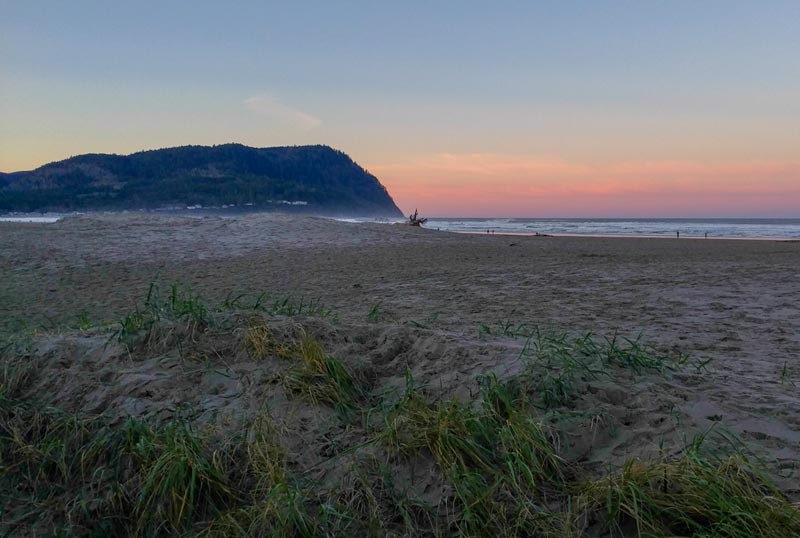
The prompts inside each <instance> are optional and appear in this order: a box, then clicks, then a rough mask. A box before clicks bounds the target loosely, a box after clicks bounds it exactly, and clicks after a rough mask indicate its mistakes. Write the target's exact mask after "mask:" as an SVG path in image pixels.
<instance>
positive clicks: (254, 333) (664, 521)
mask: <svg viewBox="0 0 800 538" xmlns="http://www.w3.org/2000/svg"><path fill="white" fill-rule="evenodd" d="M265 304H267V303H265ZM242 305H245V306H247V305H249V302H248V301H247V300H246V299H245V298H242V297H239V296H236V297H229V299H228V300H227V306H225V308H229V309H233V311H234V312H235V314H236V315H234V316H231V319H234V320H236V322H237V323H240V324H241V327H238V328H234V329H229V328H228V329H226V330H232V331H236V330H238V331H239V333H237V335H236V338H238V339H237V340H235V341H236V345H241V346H242V347H243V348H244V349H245V350H246V351H247V353H248V355H249V357H250V358H251V359H252V361H254V363H255V364H259V363H261V362H262V361H267V360H270V359H276V360H274V361H273V366H275V365H277V366H275V367H278V368H283V370H279V371H282V372H283V374H282V375H281V376H280V377H279V381H280V383H279V384H275V385H273V387H274V390H279V391H285V393H286V394H288V395H291V396H295V397H297V400H298V402H299V403H298V404H296V405H299V406H305V405H313V406H325V407H330V408H333V409H334V410H336V411H337V413H336V414H331V413H327V412H325V411H324V410H321V411H323V412H322V413H320V414H321V415H324V416H325V417H326V418H325V420H326V421H328V422H326V424H325V433H324V434H321V435H324V436H331V437H332V438H333V441H335V442H332V443H327V441H328V440H329V439H327V438H326V439H325V441H326V445H325V446H326V447H334V448H333V449H331V451H332V452H333V454H332V455H331V454H330V453H327V452H326V453H324V454H322V453H321V452H320V445H321V444H322V441H321V440H320V439H312V440H310V441H309V440H308V439H303V440H302V441H301V442H302V443H308V445H309V446H307V447H306V445H302V448H301V449H302V450H308V451H309V453H312V454H313V456H312V457H311V458H309V459H311V461H312V462H315V463H313V464H312V466H311V467H309V466H307V461H306V462H305V463H304V464H303V465H302V466H301V465H300V464H298V461H297V459H298V458H296V454H293V452H292V450H290V449H289V448H287V447H290V446H291V447H295V448H294V450H296V449H297V448H296V447H298V439H297V438H294V437H293V436H295V435H298V428H299V427H300V425H299V424H298V423H297V422H295V421H294V419H293V417H291V416H288V415H287V416H280V417H274V416H273V415H272V414H271V413H270V412H269V409H268V408H267V407H266V405H265V407H264V408H262V409H261V411H259V412H257V413H256V414H255V415H252V414H251V415H248V416H247V417H246V418H243V420H242V422H241V423H236V424H235V425H233V426H231V425H230V424H228V425H227V426H226V428H227V429H223V428H221V427H220V429H217V427H216V426H214V425H212V426H209V424H204V426H203V427H202V428H201V427H199V425H198V424H195V423H194V422H193V421H192V420H189V419H183V418H180V417H179V416H174V417H173V418H172V419H171V420H165V421H162V422H155V421H154V420H153V421H150V420H144V419H137V418H128V419H127V420H123V421H121V422H120V421H118V422H113V423H112V422H109V421H108V420H107V418H106V417H84V416H81V415H76V414H70V413H65V412H63V411H60V410H58V409H54V408H51V407H49V406H47V405H46V404H45V403H43V402H42V401H40V400H39V399H38V398H39V397H41V395H37V394H35V391H34V390H33V389H32V387H35V379H36V376H37V375H38V374H37V364H36V362H34V361H33V360H32V359H31V358H30V356H29V355H28V354H27V353H24V352H22V351H21V350H16V348H8V349H6V350H5V352H4V353H3V357H2V364H1V365H0V515H1V516H2V517H0V535H10V536H15V535H56V536H90V535H95V536H146V537H151V536H152V537H157V536H209V537H211V536H213V537H217V536H219V537H227V536H241V537H245V536H248V537H249V536H264V537H271V536H276V537H277V536H301V537H306V536H307V537H312V536H476V537H477V536H492V537H498V538H499V537H512V536H543V537H553V538H555V537H576V538H577V537H583V536H587V537H588V536H624V537H633V536H653V537H655V536H686V537H688V536H695V537H719V538H740V537H748V538H751V537H772V536H777V537H784V536H785V537H790V536H800V510H798V507H797V506H796V505H793V504H791V503H790V502H789V501H788V500H787V499H786V497H785V496H784V495H783V494H782V493H781V492H780V491H779V490H778V489H777V488H776V487H775V486H774V485H772V484H771V482H770V480H769V478H768V475H767V473H766V472H765V471H763V469H762V468H761V466H760V464H759V463H758V462H756V461H755V460H753V459H752V458H750V457H748V454H747V453H746V452H745V451H744V450H741V449H740V448H737V447H734V449H733V450H729V451H728V452H723V451H721V450H712V449H709V448H707V447H706V445H705V444H704V443H703V442H702V439H700V440H698V441H697V442H693V443H690V444H689V446H688V447H687V448H686V449H685V450H684V451H683V452H682V453H680V454H677V455H673V456H670V457H663V458H662V459H659V460H655V461H643V460H639V459H631V460H629V461H628V462H627V463H626V464H625V465H624V466H623V467H621V468H618V469H609V470H608V472H607V473H606V474H605V475H601V474H592V475H589V476H587V472H586V471H585V470H584V469H582V468H581V462H580V461H568V460H567V459H566V458H565V456H564V454H563V452H562V450H561V440H560V435H561V433H560V432H559V431H558V430H556V429H555V427H554V426H552V424H551V423H552V420H551V418H552V417H553V416H555V415H558V414H561V415H564V416H567V415H569V413H570V412H571V411H570V409H569V407H568V405H569V404H570V403H571V402H573V401H574V400H575V399H577V398H580V397H581V395H582V390H583V386H584V385H585V384H586V383H588V382H592V381H596V380H602V379H606V378H608V377H610V376H612V375H615V376H621V375H624V376H626V379H627V378H628V377H629V378H630V379H631V380H635V379H636V378H637V377H638V376H644V375H657V376H668V375H670V373H671V372H673V371H677V370H678V369H680V368H682V367H684V366H685V365H686V364H687V359H686V358H685V357H683V356H672V355H668V354H664V353H660V352H658V351H657V350H655V349H653V348H652V347H650V346H647V345H646V344H645V343H643V342H642V341H641V339H624V338H621V337H615V336H612V337H609V338H602V337H597V336H595V335H593V334H591V333H585V334H578V335H575V334H568V333H541V332H534V333H531V334H529V335H528V336H527V337H526V344H525V346H524V349H523V352H522V354H521V357H520V358H521V360H522V368H521V369H520V371H519V372H518V373H517V374H516V375H515V376H512V377H506V378H502V379H501V378H498V377H497V376H496V375H494V374H486V375H483V376H480V377H478V378H477V379H476V383H475V385H474V386H473V387H471V388H472V389H474V391H473V392H471V394H473V396H471V397H469V398H468V397H466V396H463V397H462V398H461V399H456V398H444V397H442V396H441V393H439V397H438V398H437V397H436V391H435V390H433V391H432V390H430V388H429V387H425V386H419V385H417V384H416V383H415V381H414V379H413V377H412V375H411V373H410V372H407V373H406V383H405V387H403V388H401V389H399V394H397V393H394V394H393V393H390V392H386V393H381V394H375V393H373V392H372V391H371V390H370V389H371V388H372V387H371V386H370V384H369V383H367V382H366V381H365V380H364V379H362V377H361V376H360V375H359V374H358V372H357V371H354V370H353V368H351V366H349V365H352V364H353V363H352V362H344V361H341V360H339V359H337V358H335V357H332V356H331V355H330V354H329V353H328V352H327V351H326V350H325V349H324V347H323V345H322V343H321V342H320V341H319V340H317V339H315V338H313V337H312V336H311V335H309V334H307V333H306V332H305V331H304V330H303V329H302V328H299V327H300V326H299V325H290V327H291V330H288V332H289V333H290V334H288V335H287V334H283V335H282V334H281V333H280V331H279V330H278V329H275V326H274V325H272V324H271V323H272V322H271V321H270V319H269V318H268V316H267V315H266V312H262V311H258V309H252V308H245V309H244V310H241V309H242ZM287 305H288V303H287ZM287 305H284V306H280V308H284V307H285V308H287V309H288V310H287V311H296V312H299V311H301V310H304V311H305V312H309V311H310V310H309V307H308V306H303V307H302V308H300V307H299V306H298V305H295V306H291V307H290V306H287ZM250 306H252V305H250ZM264 308H267V309H270V311H271V309H272V308H273V305H272V304H268V305H267V306H265V307H264ZM314 308H317V307H316V306H314V307H312V308H311V310H312V311H313V310H314ZM254 310H255V311H254ZM242 312H243V313H244V314H243V315H240V314H241V313H242ZM214 313H215V310H214V309H212V308H208V307H207V306H205V303H203V301H201V300H200V299H199V298H198V297H197V296H195V295H193V294H191V293H190V292H185V291H182V290H181V289H180V288H178V287H172V288H171V289H170V292H169V294H167V295H166V296H160V295H159V294H158V290H157V289H156V288H151V290H150V293H149V294H148V297H147V300H146V301H145V306H144V307H143V308H141V309H140V310H137V311H136V313H135V314H132V316H133V317H129V318H126V321H125V322H124V323H123V324H122V326H121V328H120V329H119V330H118V331H117V334H116V336H117V338H120V339H121V340H122V341H123V342H126V341H127V342H130V343H131V345H134V346H136V345H142V344H143V343H147V342H157V341H159V339H162V338H164V333H163V332H159V331H163V330H164V327H163V326H161V325H162V324H165V326H166V327H169V326H171V324H172V326H174V324H180V325H181V326H182V327H186V326H188V327H189V328H188V331H189V332H190V333H191V332H192V331H197V332H198V333H202V332H203V331H206V330H207V329H208V328H209V327H212V326H213V324H214V315H215V314H214ZM303 315H305V314H303ZM126 323H127V324H126ZM503 327H504V328H503ZM501 329H502V330H503V331H508V332H509V334H511V333H515V332H516V331H518V330H519V327H518V326H511V325H508V324H504V325H503V326H501ZM212 332H213V331H212ZM214 334H216V333H213V334H212V336H213V335H214ZM237 349H241V348H237ZM401 387H402V383H401ZM293 405H294V404H293ZM315 411H320V409H316V408H315ZM601 412H602V411H601V410H592V413H595V414H596V415H597V416H600V415H601ZM353 417H360V418H362V419H363V420H360V421H359V420H352V419H353ZM592 424H593V426H592V427H603V426H602V421H601V420H599V419H598V421H596V422H595V421H594V419H593V420H592ZM337 435H338V437H336V436H337ZM314 458H317V459H314ZM416 472H421V473H424V474H425V476H426V477H427V478H428V479H429V480H430V483H429V486H430V487H432V488H433V489H434V490H435V489H436V488H437V487H438V488H440V490H439V491H440V493H438V494H437V495H434V496H433V497H432V498H433V499H434V502H430V498H429V500H428V501H426V500H423V496H422V493H424V491H422V490H421V489H419V488H418V487H417V484H416V482H415V473H416Z"/></svg>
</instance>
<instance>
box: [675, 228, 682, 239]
mask: <svg viewBox="0 0 800 538" xmlns="http://www.w3.org/2000/svg"><path fill="white" fill-rule="evenodd" d="M675 237H677V238H678V239H680V238H681V232H680V230H678V231H677V232H675Z"/></svg>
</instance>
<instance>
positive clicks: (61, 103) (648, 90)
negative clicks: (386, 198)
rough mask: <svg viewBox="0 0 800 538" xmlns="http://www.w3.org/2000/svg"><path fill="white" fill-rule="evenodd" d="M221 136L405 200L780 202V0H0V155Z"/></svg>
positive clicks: (635, 206)
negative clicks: (339, 159) (303, 160)
mask: <svg viewBox="0 0 800 538" xmlns="http://www.w3.org/2000/svg"><path fill="white" fill-rule="evenodd" d="M227 142H240V143H243V144H247V145H251V146H258V147H265V146H276V145H300V144H327V145H330V146H333V147H335V148H337V149H341V150H342V151H345V152H346V153H348V154H349V155H350V156H351V157H352V158H353V159H355V160H356V161H357V162H358V163H359V164H361V165H362V166H364V167H365V168H367V169H368V170H369V171H370V172H372V173H373V174H375V175H376V176H377V177H378V178H379V179H380V180H381V182H382V183H383V184H384V185H386V186H387V188H388V189H389V192H390V193H391V194H392V196H393V197H394V199H395V201H396V202H397V203H398V205H399V206H400V208H401V209H403V211H404V212H406V213H409V212H412V211H413V210H414V209H415V208H418V209H419V211H420V213H421V214H424V215H430V216H476V217H479V216H517V217H626V216H630V217H697V216H705V217H800V2H797V1H786V2H780V1H768V0H765V1H763V2H756V1H747V2H740V1H735V0H726V1H716V0H706V1H702V2H698V1H687V2H683V1H679V0H672V1H669V2H666V1H659V2H657V1H647V0H637V1H627V2H623V1H618V2H610V1H607V2H603V1H599V0H598V1H594V2H578V1H570V0H562V1H553V2H534V1H519V2H503V1H497V2H485V1H484V2H472V1H469V0H462V1H453V2H445V1H436V0H428V1H425V2H417V1H413V0H407V1H403V2H375V1H363V2H359V1H340V2H330V1H319V2H316V1H297V2H286V1H282V2H270V1H258V2H255V1H254V2H249V1H239V2H233V1H231V2H177V1H169V0H162V1H159V2H150V1H144V0H141V1H137V2H108V1H107V0H106V1H102V2H100V1H97V2H94V1H82V0H74V1H72V2H63V1H58V2H56V1H47V0H39V1H31V0H26V1H9V0H0V171H5V172H11V171H17V170H28V169H33V168H36V167H38V166H41V165H42V164H45V163H48V162H51V161H56V160H60V159H64V158H67V157H69V156H71V155H78V154H82V153H120V154H127V153H131V152H135V151H139V150H143V149H154V148H160V147H171V146H179V145H186V144H203V145H211V144H221V143H227Z"/></svg>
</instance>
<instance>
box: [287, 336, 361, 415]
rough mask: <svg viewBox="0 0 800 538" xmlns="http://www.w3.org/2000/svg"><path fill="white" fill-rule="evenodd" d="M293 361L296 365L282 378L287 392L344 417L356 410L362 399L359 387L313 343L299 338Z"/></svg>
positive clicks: (308, 339) (319, 346)
mask: <svg viewBox="0 0 800 538" xmlns="http://www.w3.org/2000/svg"><path fill="white" fill-rule="evenodd" d="M296 360H297V362H299V365H298V366H296V367H294V368H292V369H290V370H289V372H288V373H287V374H286V375H285V376H284V378H283V383H284V385H285V386H286V388H287V389H288V390H289V391H290V392H292V393H294V394H299V395H302V396H304V397H306V398H308V399H309V400H310V401H311V402H313V403H314V404H325V405H331V406H333V407H335V408H336V409H337V410H338V411H340V412H342V413H344V414H351V413H352V412H354V411H355V410H356V408H357V406H358V400H359V399H360V398H361V397H362V396H363V392H364V391H363V389H362V387H361V386H360V385H359V382H358V381H357V380H356V379H355V378H354V376H353V374H352V373H351V371H350V369H349V368H347V366H345V365H344V363H342V362H341V361H340V360H338V359H336V358H334V357H331V356H330V355H328V354H327V353H326V352H325V350H324V349H323V347H322V345H321V344H320V343H319V342H318V341H317V340H315V339H313V338H311V337H310V336H308V335H303V336H302V338H301V339H300V342H299V344H298V345H297V351H296Z"/></svg>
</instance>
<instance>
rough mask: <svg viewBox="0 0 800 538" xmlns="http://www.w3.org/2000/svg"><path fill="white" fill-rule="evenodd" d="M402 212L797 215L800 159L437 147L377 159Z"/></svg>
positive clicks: (375, 168)
mask: <svg viewBox="0 0 800 538" xmlns="http://www.w3.org/2000/svg"><path fill="white" fill-rule="evenodd" d="M370 169H371V170H372V171H373V172H374V173H376V174H377V175H378V177H379V178H380V179H381V181H383V182H384V184H386V185H387V187H388V189H389V191H390V192H391V193H392V195H393V196H394V198H395V200H396V201H397V202H398V203H399V205H400V206H401V207H403V208H404V209H407V208H411V209H413V208H414V207H419V208H420V209H421V210H423V209H424V211H425V213H426V214H430V215H462V216H469V215H474V216H496V215H516V216H639V215H641V216H755V215H762V216H797V215H800V162H766V161H763V162H695V161H639V162H621V163H599V164H586V163H573V162H569V161H565V160H561V159H555V158H534V157H528V156H522V155H499V154H451V153H447V154H439V155H428V156H422V157H420V158H416V159H412V160H409V161H407V162H401V163H396V164H386V165H378V166H375V165H373V166H370Z"/></svg>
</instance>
